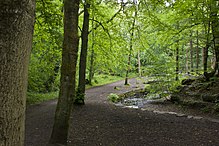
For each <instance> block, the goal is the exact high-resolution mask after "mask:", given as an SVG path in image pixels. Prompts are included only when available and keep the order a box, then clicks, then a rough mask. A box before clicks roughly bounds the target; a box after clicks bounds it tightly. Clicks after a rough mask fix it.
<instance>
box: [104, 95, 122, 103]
mask: <svg viewBox="0 0 219 146" xmlns="http://www.w3.org/2000/svg"><path fill="white" fill-rule="evenodd" d="M107 99H108V100H109V101H111V102H114V103H115V102H118V101H120V100H121V97H120V96H119V95H117V94H114V93H110V95H108V97H107Z"/></svg>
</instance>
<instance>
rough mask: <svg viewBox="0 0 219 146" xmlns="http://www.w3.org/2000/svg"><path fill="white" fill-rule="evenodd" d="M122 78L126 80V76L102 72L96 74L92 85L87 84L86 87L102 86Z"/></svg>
mask: <svg viewBox="0 0 219 146" xmlns="http://www.w3.org/2000/svg"><path fill="white" fill-rule="evenodd" d="M120 80H125V78H124V77H120V76H111V75H107V74H100V75H96V76H94V79H93V82H92V86H91V85H87V86H86V87H87V88H90V87H94V86H101V85H105V84H109V83H113V82H116V81H120Z"/></svg>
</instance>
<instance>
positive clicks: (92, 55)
mask: <svg viewBox="0 0 219 146" xmlns="http://www.w3.org/2000/svg"><path fill="white" fill-rule="evenodd" d="M92 16H93V19H92V30H93V31H92V32H91V33H92V46H91V55H90V69H89V84H90V85H92V80H93V76H94V45H95V30H94V28H95V27H94V19H95V18H94V10H93V9H92Z"/></svg>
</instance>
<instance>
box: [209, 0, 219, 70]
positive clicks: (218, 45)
mask: <svg viewBox="0 0 219 146" xmlns="http://www.w3.org/2000/svg"><path fill="white" fill-rule="evenodd" d="M218 9H219V6H218V1H217V0H213V2H212V13H211V21H212V24H211V25H212V33H213V42H214V52H215V58H216V59H215V68H214V71H215V72H216V73H217V74H218V71H219V68H218V65H219V22H218V21H219V19H218V15H217V13H218Z"/></svg>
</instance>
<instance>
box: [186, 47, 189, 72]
mask: <svg viewBox="0 0 219 146" xmlns="http://www.w3.org/2000/svg"><path fill="white" fill-rule="evenodd" d="M186 73H187V74H189V48H188V47H186Z"/></svg>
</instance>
